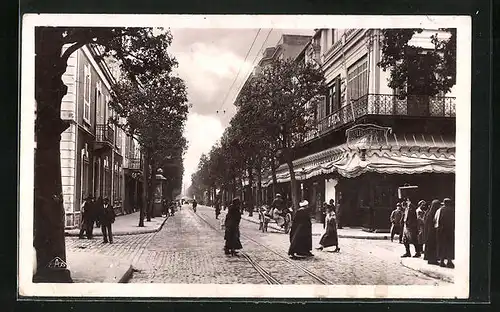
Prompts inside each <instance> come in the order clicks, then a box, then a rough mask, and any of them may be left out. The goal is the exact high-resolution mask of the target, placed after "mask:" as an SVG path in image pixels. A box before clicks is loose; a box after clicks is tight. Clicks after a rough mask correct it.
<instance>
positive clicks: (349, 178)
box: [266, 29, 455, 230]
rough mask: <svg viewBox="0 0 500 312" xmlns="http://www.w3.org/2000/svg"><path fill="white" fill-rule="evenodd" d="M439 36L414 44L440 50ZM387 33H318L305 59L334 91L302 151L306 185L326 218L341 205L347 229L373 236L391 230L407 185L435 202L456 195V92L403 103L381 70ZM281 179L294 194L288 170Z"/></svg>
mask: <svg viewBox="0 0 500 312" xmlns="http://www.w3.org/2000/svg"><path fill="white" fill-rule="evenodd" d="M435 33H438V35H439V36H448V35H449V34H447V33H446V32H443V31H440V30H424V31H423V32H422V33H420V34H416V35H415V36H414V37H413V38H412V39H411V41H410V43H411V44H413V45H418V46H421V47H423V48H424V49H432V48H433V45H432V43H431V39H430V36H431V35H432V34H435ZM381 35H382V33H381V30H378V29H318V30H316V32H315V35H314V37H313V38H312V40H311V41H310V42H309V43H308V45H307V46H306V47H305V48H304V49H303V51H302V52H301V54H300V55H299V57H298V58H297V61H312V62H315V63H316V64H317V65H318V66H319V67H320V68H321V69H322V70H323V72H324V73H325V79H326V83H327V85H328V92H327V94H325V96H324V98H323V101H322V103H321V104H320V105H319V106H318V109H317V112H316V116H315V120H314V123H315V125H316V130H314V131H311V132H310V133H308V134H306V135H305V136H304V138H303V144H302V145H301V146H299V147H298V148H297V149H296V151H295V152H296V157H295V161H294V166H295V167H296V169H295V172H296V173H295V176H296V178H297V180H299V182H300V183H298V187H300V188H301V190H302V194H303V196H304V197H305V198H306V199H308V200H309V202H310V203H311V205H312V207H313V209H315V210H316V212H317V215H318V216H319V213H320V212H319V210H320V209H319V207H320V205H321V204H322V203H324V202H327V201H329V200H330V199H333V200H335V202H336V203H338V204H339V206H340V211H341V214H342V216H341V218H342V223H343V224H345V225H347V226H360V227H366V228H370V229H372V230H386V229H388V228H389V215H390V212H391V211H392V210H393V209H394V208H395V206H396V202H397V201H398V187H400V186H403V185H412V186H418V189H419V193H418V196H419V198H420V199H424V200H427V201H430V200H432V199H434V198H439V199H443V198H444V197H450V198H453V197H454V192H455V191H454V190H455V188H454V186H455V174H454V172H455V98H454V97H453V93H454V92H453V91H454V90H453V89H452V90H451V92H450V93H449V94H440V95H438V96H432V97H430V96H427V95H426V94H425V93H424V92H419V90H418V89H416V90H408V93H409V94H408V96H406V97H403V96H400V94H399V91H398V90H393V89H391V88H389V87H388V86H387V82H388V78H389V75H390V74H389V71H387V72H384V71H383V70H382V69H381V68H379V67H378V65H377V63H378V62H379V61H380V60H381V56H382V50H381V46H380V38H381ZM423 84H424V85H425V81H424V82H423ZM422 89H423V88H422ZM277 177H278V184H279V187H280V189H283V190H285V192H286V189H289V185H290V183H289V181H290V177H289V172H288V168H287V166H286V165H281V166H280V167H279V168H278V170H277ZM271 183H272V180H271V179H269V180H268V181H267V183H266V185H267V186H269V185H271Z"/></svg>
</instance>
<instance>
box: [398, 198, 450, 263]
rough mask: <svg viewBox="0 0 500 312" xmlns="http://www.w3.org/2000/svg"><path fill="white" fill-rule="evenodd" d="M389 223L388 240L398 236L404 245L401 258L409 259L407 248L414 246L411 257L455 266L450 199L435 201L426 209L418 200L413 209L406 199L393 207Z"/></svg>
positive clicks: (409, 254)
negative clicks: (389, 235)
mask: <svg viewBox="0 0 500 312" xmlns="http://www.w3.org/2000/svg"><path fill="white" fill-rule="evenodd" d="M390 221H391V241H393V239H394V235H395V234H398V235H399V242H400V243H402V244H404V246H405V253H404V254H403V255H402V256H401V257H403V258H404V257H411V253H410V245H414V247H415V254H414V256H413V257H414V258H420V257H421V256H422V254H423V255H424V260H427V262H428V263H429V264H434V265H440V266H442V267H448V268H454V267H455V265H454V264H453V260H454V259H455V257H454V256H455V249H454V247H455V207H454V205H453V203H452V201H451V199H449V198H445V199H444V200H443V201H442V202H441V201H439V200H437V199H435V200H433V201H432V202H431V204H430V206H428V204H427V203H426V202H425V201H424V200H421V201H419V202H418V204H417V206H416V207H415V205H414V204H413V203H412V202H411V201H410V200H409V199H406V200H404V201H403V202H401V203H398V204H397V205H396V209H395V210H394V211H393V212H392V213H391V217H390ZM424 247H425V248H424Z"/></svg>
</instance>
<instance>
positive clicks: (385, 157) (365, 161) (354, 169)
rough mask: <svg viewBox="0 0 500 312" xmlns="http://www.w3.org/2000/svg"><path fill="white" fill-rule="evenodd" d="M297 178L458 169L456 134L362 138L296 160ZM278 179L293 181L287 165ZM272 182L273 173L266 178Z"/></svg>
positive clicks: (277, 176)
mask: <svg viewBox="0 0 500 312" xmlns="http://www.w3.org/2000/svg"><path fill="white" fill-rule="evenodd" d="M293 165H294V168H296V169H295V177H296V179H297V180H306V179H309V178H311V177H314V176H317V175H321V174H328V173H332V172H338V173H339V174H340V175H342V176H345V177H348V178H349V177H355V176H358V175H361V174H363V173H365V172H378V173H394V174H414V173H424V172H436V173H451V172H455V138H454V137H445V136H442V135H429V134H407V133H406V134H389V135H388V136H387V137H386V138H385V139H383V140H379V141H377V142H373V141H371V142H370V141H367V140H366V139H364V138H362V139H360V140H358V141H356V142H351V143H345V144H342V145H339V146H335V147H332V148H329V149H326V150H324V151H321V152H319V153H315V154H313V155H309V156H307V157H304V158H300V159H297V160H295V161H294V162H293ZM276 178H277V182H278V183H283V182H288V181H290V173H289V170H288V166H287V165H286V164H285V165H282V166H280V167H279V168H278V170H277V171H276ZM271 183H272V177H268V178H267V179H265V181H263V184H264V185H265V186H267V185H270V184H271Z"/></svg>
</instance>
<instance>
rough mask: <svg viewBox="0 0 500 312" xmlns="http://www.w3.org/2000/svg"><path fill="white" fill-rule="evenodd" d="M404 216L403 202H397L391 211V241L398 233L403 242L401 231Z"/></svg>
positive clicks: (400, 241) (400, 240)
mask: <svg viewBox="0 0 500 312" xmlns="http://www.w3.org/2000/svg"><path fill="white" fill-rule="evenodd" d="M402 217H403V210H402V208H401V203H397V204H396V209H394V210H393V211H392V213H391V217H390V221H391V242H392V241H393V240H394V235H395V234H396V233H397V234H398V237H399V243H400V244H401V243H403V235H402V231H401V219H402Z"/></svg>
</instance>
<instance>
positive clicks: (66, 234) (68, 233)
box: [64, 216, 169, 237]
mask: <svg viewBox="0 0 500 312" xmlns="http://www.w3.org/2000/svg"><path fill="white" fill-rule="evenodd" d="M168 218H169V216H167V217H166V218H165V220H163V221H162V223H161V224H160V226H159V227H158V228H155V229H144V230H142V229H140V230H137V231H127V232H113V236H125V235H135V234H148V233H155V232H159V231H160V230H161V229H162V228H163V226H164V225H165V223H166V222H167V220H168ZM95 229H98V228H94V230H95ZM64 236H71V237H74V236H77V237H78V236H79V233H70V232H64ZM94 237H102V233H101V232H97V233H95V234H94Z"/></svg>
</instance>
